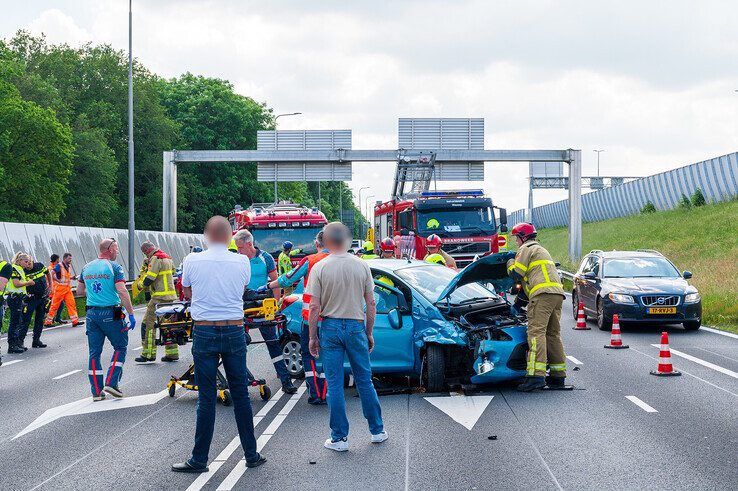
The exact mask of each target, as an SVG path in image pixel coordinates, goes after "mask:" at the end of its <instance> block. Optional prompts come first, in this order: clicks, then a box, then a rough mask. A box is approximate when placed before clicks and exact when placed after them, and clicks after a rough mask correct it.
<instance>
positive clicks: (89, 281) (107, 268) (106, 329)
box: [77, 239, 136, 401]
mask: <svg viewBox="0 0 738 491" xmlns="http://www.w3.org/2000/svg"><path fill="white" fill-rule="evenodd" d="M98 251H99V252H98V258H97V259H95V260H94V261H91V262H89V263H87V264H86V265H85V266H84V267H83V268H82V272H81V273H80V275H79V280H78V283H77V293H78V294H79V295H82V296H85V297H86V299H87V345H88V349H89V353H90V355H89V361H88V365H87V375H88V379H89V381H90V391H91V392H92V400H93V401H102V400H103V399H105V392H107V393H108V394H110V395H111V396H113V397H123V391H122V390H121V389H120V386H119V383H120V379H121V376H122V375H123V364H124V363H125V361H126V352H127V351H128V331H129V330H131V329H133V328H134V327H136V318H135V317H134V316H133V305H132V304H131V297H130V295H129V294H128V290H126V279H125V275H124V273H123V267H122V266H121V265H120V264H118V263H116V262H113V261H115V259H116V258H117V257H118V244H117V243H116V241H115V239H103V240H102V241H100V244H99V245H98ZM120 304H123V307H121V306H120ZM124 309H125V312H124ZM106 338H107V339H108V341H110V344H111V345H112V346H113V357H112V359H111V360H110V367H109V368H108V370H107V372H105V371H103V369H102V365H101V363H100V355H101V354H102V350H103V344H104V343H105V339H106Z"/></svg>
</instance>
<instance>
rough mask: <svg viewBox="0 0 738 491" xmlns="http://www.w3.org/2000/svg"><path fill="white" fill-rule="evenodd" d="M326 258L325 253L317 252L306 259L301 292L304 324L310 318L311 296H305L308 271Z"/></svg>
mask: <svg viewBox="0 0 738 491" xmlns="http://www.w3.org/2000/svg"><path fill="white" fill-rule="evenodd" d="M326 257H328V253H327V252H318V253H317V254H311V255H309V256H308V257H307V261H308V270H307V273H306V274H305V277H304V278H303V279H302V280H303V282H304V283H303V287H304V289H303V292H302V320H304V321H305V322H307V321H308V317H309V316H310V299H311V298H312V295H308V294H307V285H308V278H309V277H310V271H311V270H312V269H313V266H315V265H316V264H318V263H319V262H320V261H322V260H323V259H325V258H326Z"/></svg>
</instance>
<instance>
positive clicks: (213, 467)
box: [187, 390, 284, 491]
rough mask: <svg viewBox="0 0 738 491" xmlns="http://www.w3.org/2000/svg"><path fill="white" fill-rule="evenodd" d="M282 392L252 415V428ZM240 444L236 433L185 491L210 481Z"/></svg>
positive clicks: (273, 396) (278, 392)
mask: <svg viewBox="0 0 738 491" xmlns="http://www.w3.org/2000/svg"><path fill="white" fill-rule="evenodd" d="M283 394H284V392H282V391H281V390H278V391H277V392H275V393H274V394H273V395H272V397H271V398H269V401H267V403H266V404H264V406H263V407H262V408H261V409H260V410H259V412H258V413H256V415H255V416H254V428H256V427H257V426H258V424H259V423H261V422H262V421H263V420H264V418H265V417H266V416H267V414H269V411H271V410H272V409H273V408H274V406H276V404H277V402H279V399H281V398H282V395H283ZM240 445H241V439H240V437H239V436H238V435H236V436H235V437H234V438H233V440H231V441H230V443H229V444H228V445H226V447H225V448H224V449H223V450H222V451H221V452H220V453H219V454H218V456H217V457H215V459H213V461H212V462H211V463H210V465H208V469H209V470H208V472H203V473H202V474H200V475H199V476H198V477H197V479H195V480H194V481H193V482H192V484H190V486H189V487H188V488H187V491H200V489H202V487H203V486H205V485H206V484H207V483H208V481H210V478H212V477H213V474H215V473H216V472H218V469H220V468H221V467H222V466H223V464H225V463H226V461H227V460H228V459H229V458H230V456H231V455H232V454H233V452H235V451H236V449H237V448H238V447H239V446H240Z"/></svg>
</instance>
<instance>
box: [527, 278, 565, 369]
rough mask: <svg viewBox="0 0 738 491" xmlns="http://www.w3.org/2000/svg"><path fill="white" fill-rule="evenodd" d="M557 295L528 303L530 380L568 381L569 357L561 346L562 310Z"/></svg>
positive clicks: (544, 296) (544, 295) (546, 296)
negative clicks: (564, 379) (537, 377)
mask: <svg viewBox="0 0 738 491" xmlns="http://www.w3.org/2000/svg"><path fill="white" fill-rule="evenodd" d="M563 302H564V297H563V296H562V295H560V294H558V293H540V294H538V295H536V296H535V297H533V298H532V299H531V300H530V302H529V303H528V363H527V375H528V376H533V375H535V376H545V375H546V368H547V367H548V369H549V370H550V375H551V377H560V378H564V377H566V354H565V353H564V343H562V342H561V323H560V322H561V306H562V304H563Z"/></svg>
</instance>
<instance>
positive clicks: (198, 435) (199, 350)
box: [190, 325, 258, 467]
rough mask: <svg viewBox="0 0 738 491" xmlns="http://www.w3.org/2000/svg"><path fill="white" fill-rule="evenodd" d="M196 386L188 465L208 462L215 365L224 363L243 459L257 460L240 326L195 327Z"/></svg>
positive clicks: (213, 403)
mask: <svg viewBox="0 0 738 491" xmlns="http://www.w3.org/2000/svg"><path fill="white" fill-rule="evenodd" d="M192 359H193V361H194V363H195V383H196V384H197V386H198V399H197V424H196V426H195V448H194V449H193V450H192V458H191V459H190V464H192V465H194V466H196V467H203V466H205V465H207V463H208V453H209V451H210V443H211V442H212V440H213V430H214V429H215V403H216V400H217V389H216V377H217V375H216V374H217V372H218V362H219V360H221V359H222V360H223V368H225V374H226V378H227V379H228V386H229V388H230V391H231V397H232V398H233V412H234V414H235V415H236V426H237V427H238V435H239V436H240V437H241V447H242V448H243V452H244V456H245V457H246V460H247V461H249V462H252V461H254V460H256V459H257V458H258V453H257V452H256V438H254V416H253V412H252V411H251V401H250V400H249V391H248V388H249V381H250V380H249V376H248V370H247V369H246V336H245V335H244V330H243V326H241V325H238V326H195V328H194V333H193V341H192Z"/></svg>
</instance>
